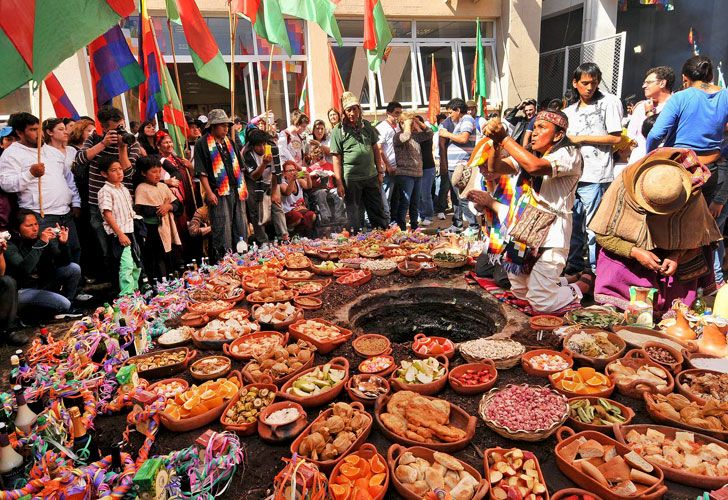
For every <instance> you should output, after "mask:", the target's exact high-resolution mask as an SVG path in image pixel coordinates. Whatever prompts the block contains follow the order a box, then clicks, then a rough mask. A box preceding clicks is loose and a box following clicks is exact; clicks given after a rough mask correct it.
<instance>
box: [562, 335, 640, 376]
mask: <svg viewBox="0 0 728 500" xmlns="http://www.w3.org/2000/svg"><path fill="white" fill-rule="evenodd" d="M580 332H585V333H594V332H606V330H599V329H598V328H582V329H581V330H577V331H574V332H572V333H570V334H569V335H567V336H566V338H564V354H567V355H569V356H571V357H572V358H573V359H574V363H575V364H578V365H580V366H591V367H592V368H595V369H596V370H597V371H600V370H604V367H605V366H607V365H608V364H609V363H611V362H612V361H614V360H616V359H619V358H621V357H622V355H623V354H624V351H625V350H626V349H627V343H626V342H625V341H624V340H622V338H621V337H620V336H619V335H617V334H616V333H611V332H607V338H608V339H609V341H610V342H611V343H612V344H614V345H616V346H617V347H619V348H620V349H619V351H617V353H615V354H613V355H612V356H609V357H607V358H592V357H590V356H584V355H582V354H579V353H578V352H573V351H571V350H570V349H569V348H568V347H567V346H568V345H569V344H568V342H569V339H570V338H571V337H572V336H574V335H576V334H577V333H580Z"/></svg>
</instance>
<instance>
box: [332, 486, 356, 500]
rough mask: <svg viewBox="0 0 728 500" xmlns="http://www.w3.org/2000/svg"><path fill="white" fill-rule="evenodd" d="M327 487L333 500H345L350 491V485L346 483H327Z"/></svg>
mask: <svg viewBox="0 0 728 500" xmlns="http://www.w3.org/2000/svg"><path fill="white" fill-rule="evenodd" d="M329 488H330V489H331V496H333V497H334V500H346V499H347V498H349V495H350V493H351V487H350V486H349V485H348V484H336V483H332V484H330V485H329Z"/></svg>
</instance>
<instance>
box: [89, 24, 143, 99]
mask: <svg viewBox="0 0 728 500" xmlns="http://www.w3.org/2000/svg"><path fill="white" fill-rule="evenodd" d="M88 55H89V66H90V68H91V84H92V86H93V88H94V105H95V109H98V108H99V107H101V106H103V105H104V104H107V103H108V102H109V101H111V99H113V98H114V96H117V95H119V94H123V93H124V92H126V91H127V90H129V89H132V88H134V87H136V86H138V85H139V84H141V83H142V82H143V81H144V80H145V76H144V70H142V68H141V66H139V63H137V62H136V61H135V60H134V56H133V55H132V54H131V50H130V49H129V44H128V43H127V41H126V38H125V37H124V33H123V32H122V31H121V28H120V27H119V25H116V26H114V27H112V28H111V29H110V30H109V31H107V32H106V33H104V34H103V35H101V36H100V37H98V38H97V39H96V40H94V41H93V42H91V43H90V44H89V46H88Z"/></svg>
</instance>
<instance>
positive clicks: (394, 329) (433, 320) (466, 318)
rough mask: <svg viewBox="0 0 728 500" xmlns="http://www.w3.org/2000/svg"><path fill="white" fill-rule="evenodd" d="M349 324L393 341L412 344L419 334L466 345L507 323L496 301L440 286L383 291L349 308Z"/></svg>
mask: <svg viewBox="0 0 728 500" xmlns="http://www.w3.org/2000/svg"><path fill="white" fill-rule="evenodd" d="M348 319H349V323H350V324H352V325H353V326H355V327H357V328H361V329H362V330H363V331H365V332H377V333H382V334H383V335H387V336H388V337H390V339H391V340H392V342H409V341H411V340H412V338H413V337H414V336H415V335H416V334H417V333H419V332H422V333H424V334H425V335H437V336H441V337H447V338H449V339H451V340H452V341H453V342H463V341H466V340H471V339H474V338H479V337H487V336H490V335H493V334H494V333H496V332H497V331H499V330H500V329H502V327H503V326H504V325H505V323H506V320H505V318H504V316H503V314H501V312H500V306H499V304H498V303H497V302H495V301H489V300H486V299H484V298H483V297H482V296H481V295H480V294H479V293H477V292H473V291H470V290H465V289H460V288H449V287H439V286H429V287H409V288H401V289H390V290H383V291H381V292H378V293H375V294H374V295H367V296H365V297H362V298H360V299H359V300H358V301H356V302H354V303H353V304H352V305H351V306H350V308H349V317H348Z"/></svg>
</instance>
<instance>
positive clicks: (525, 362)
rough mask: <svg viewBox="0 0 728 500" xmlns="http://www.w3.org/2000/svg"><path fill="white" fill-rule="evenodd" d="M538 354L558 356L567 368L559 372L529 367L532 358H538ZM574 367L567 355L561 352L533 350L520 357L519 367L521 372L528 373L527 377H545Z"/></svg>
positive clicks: (571, 359) (572, 360)
mask: <svg viewBox="0 0 728 500" xmlns="http://www.w3.org/2000/svg"><path fill="white" fill-rule="evenodd" d="M540 354H550V355H551V356H560V357H561V358H562V359H564V360H565V361H566V362H567V363H568V364H569V366H567V367H566V368H562V369H561V370H540V369H538V368H534V367H533V366H532V365H531V358H533V357H534V356H538V355H540ZM572 366H574V359H573V358H572V357H571V356H569V355H568V354H565V353H563V352H559V351H552V350H550V349H535V350H533V351H528V352H526V353H525V354H524V355H523V356H522V357H521V367H522V368H523V371H524V372H526V373H528V374H529V375H533V376H534V377H547V378H548V376H549V375H551V374H554V373H557V372H560V371H563V370H566V369H567V368H571V367H572Z"/></svg>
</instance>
